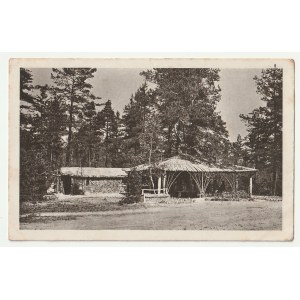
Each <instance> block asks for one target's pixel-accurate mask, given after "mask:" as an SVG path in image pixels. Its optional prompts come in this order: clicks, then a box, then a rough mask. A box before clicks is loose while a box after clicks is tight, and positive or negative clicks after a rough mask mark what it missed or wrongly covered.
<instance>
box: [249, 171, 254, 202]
mask: <svg viewBox="0 0 300 300" xmlns="http://www.w3.org/2000/svg"><path fill="white" fill-rule="evenodd" d="M252 185H253V184H252V175H251V176H250V178H249V196H250V198H252Z"/></svg>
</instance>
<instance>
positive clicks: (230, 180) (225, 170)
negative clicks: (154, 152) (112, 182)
mask: <svg viewBox="0 0 300 300" xmlns="http://www.w3.org/2000/svg"><path fill="white" fill-rule="evenodd" d="M133 169H135V170H136V171H138V172H143V171H147V170H151V169H152V170H156V173H157V171H158V174H159V175H158V178H157V189H144V190H143V192H147V190H149V191H150V190H154V192H155V190H156V192H157V194H160V193H169V191H170V190H171V188H172V186H173V185H174V184H175V183H176V181H177V180H178V178H179V177H180V176H183V175H184V174H185V176H187V175H188V176H189V178H191V180H192V181H193V182H194V184H195V185H196V187H197V190H198V193H197V194H198V195H199V196H200V197H203V196H204V195H205V194H206V190H207V187H208V185H209V184H210V182H211V181H212V180H213V179H214V178H216V176H218V178H222V179H224V181H226V182H227V184H228V185H229V186H230V188H231V190H232V191H233V192H236V191H237V188H238V177H239V176H240V175H242V174H243V175H247V176H248V177H249V189H248V192H249V194H250V196H252V177H253V175H254V174H255V173H256V172H257V170H256V169H252V168H247V167H243V166H236V165H233V166H225V167H220V166H214V165H210V164H208V163H203V162H200V161H198V160H196V159H193V158H189V159H187V158H182V157H181V156H175V157H171V158H169V159H166V160H164V161H161V162H158V163H153V164H148V165H139V166H137V167H135V168H133ZM179 194H180V192H179ZM179 196H180V195H179Z"/></svg>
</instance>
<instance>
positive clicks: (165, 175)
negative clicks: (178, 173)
mask: <svg viewBox="0 0 300 300" xmlns="http://www.w3.org/2000/svg"><path fill="white" fill-rule="evenodd" d="M166 179H167V174H166V171H165V172H164V174H163V185H162V188H163V189H164V194H166V193H167V189H166Z"/></svg>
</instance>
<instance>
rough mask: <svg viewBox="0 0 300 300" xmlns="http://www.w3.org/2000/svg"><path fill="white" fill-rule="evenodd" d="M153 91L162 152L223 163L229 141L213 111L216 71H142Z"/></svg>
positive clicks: (214, 106) (217, 72) (223, 123)
mask: <svg viewBox="0 0 300 300" xmlns="http://www.w3.org/2000/svg"><path fill="white" fill-rule="evenodd" d="M143 75H144V76H145V78H146V79H147V80H148V81H150V82H152V83H154V84H155V86H156V88H155V91H154V94H155V99H156V102H157V106H158V110H159V115H160V120H161V126H162V128H161V133H162V136H163V137H164V140H165V149H164V151H165V153H166V155H167V156H173V155H177V154H180V153H186V154H189V155H193V156H195V157H198V158H200V159H202V160H205V161H207V162H220V163H222V162H224V161H225V160H226V157H227V154H228V151H229V148H230V142H229V141H228V132H227V130H226V127H225V122H223V121H222V119H221V116H220V115H219V114H218V113H217V112H216V105H217V103H218V101H219V100H220V98H221V96H220V88H219V86H217V82H218V81H219V70H218V69H200V68H199V69H184V68H178V69H170V68H168V69H154V70H150V71H147V72H143Z"/></svg>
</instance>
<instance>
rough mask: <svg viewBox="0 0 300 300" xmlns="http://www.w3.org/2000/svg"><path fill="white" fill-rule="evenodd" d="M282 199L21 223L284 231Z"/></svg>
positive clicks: (86, 227)
mask: <svg viewBox="0 0 300 300" xmlns="http://www.w3.org/2000/svg"><path fill="white" fill-rule="evenodd" d="M281 204H282V202H281V201H264V200H255V201H203V202H199V203H189V204H168V205H161V206H154V207H153V206H149V207H142V208H138V209H134V210H131V209H129V210H121V211H99V212H77V213H51V212H50V213H41V214H40V215H39V216H36V217H33V218H31V219H30V220H27V221H26V219H25V220H23V221H22V222H21V223H20V228H21V229H25V230H26V229H29V230H34V229H41V230H49V229H50V230H51V229H52V230H60V229H64V230H105V229H119V230H125V229H132V230H172V229H173V230H281V226H282V225H281V224H282V206H281Z"/></svg>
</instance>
